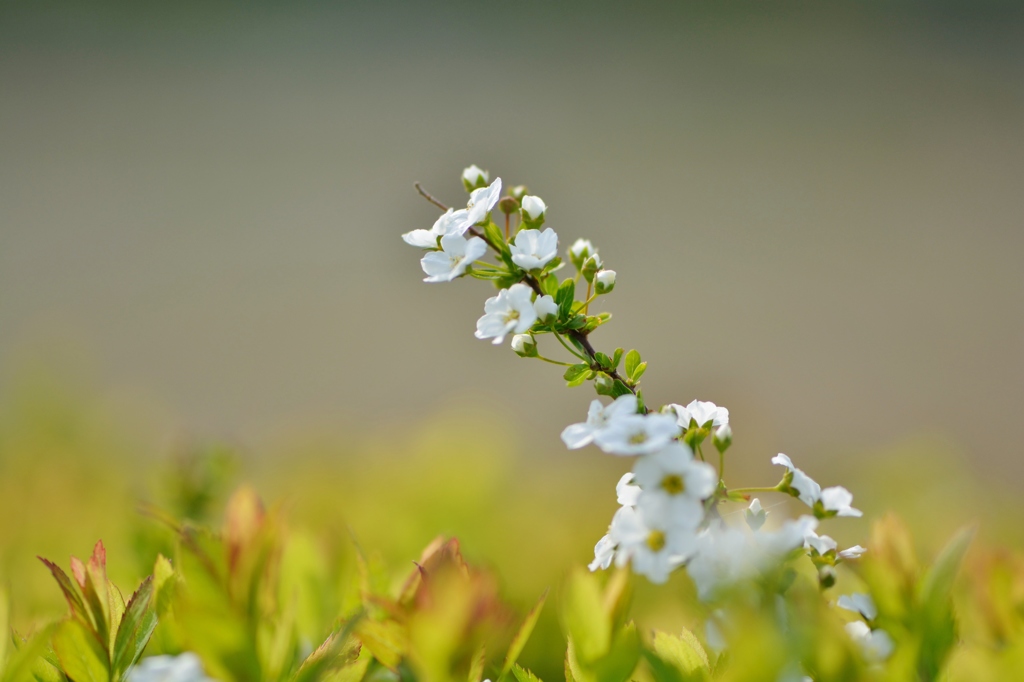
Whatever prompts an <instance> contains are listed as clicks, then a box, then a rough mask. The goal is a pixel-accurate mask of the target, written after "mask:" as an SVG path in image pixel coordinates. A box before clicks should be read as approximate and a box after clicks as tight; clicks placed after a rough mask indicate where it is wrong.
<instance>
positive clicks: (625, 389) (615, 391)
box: [609, 379, 633, 398]
mask: <svg viewBox="0 0 1024 682" xmlns="http://www.w3.org/2000/svg"><path fill="white" fill-rule="evenodd" d="M632 392H633V391H631V390H629V386H626V384H624V383H622V382H621V381H619V380H618V379H616V380H615V383H614V384H612V392H611V393H610V394H609V395H611V397H612V398H618V397H619V396H620V395H626V394H627V393H632Z"/></svg>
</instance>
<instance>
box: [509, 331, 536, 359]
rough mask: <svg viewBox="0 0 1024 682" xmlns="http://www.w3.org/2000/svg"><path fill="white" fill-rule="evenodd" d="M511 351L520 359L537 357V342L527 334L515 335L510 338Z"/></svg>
mask: <svg viewBox="0 0 1024 682" xmlns="http://www.w3.org/2000/svg"><path fill="white" fill-rule="evenodd" d="M512 350H514V351H515V353H516V355H518V356H519V357H521V358H535V357H537V340H536V339H534V338H533V337H532V336H530V335H529V334H516V335H515V336H513V337H512Z"/></svg>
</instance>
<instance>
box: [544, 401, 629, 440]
mask: <svg viewBox="0 0 1024 682" xmlns="http://www.w3.org/2000/svg"><path fill="white" fill-rule="evenodd" d="M636 408H637V401H636V396H635V395H633V394H632V393H627V394H626V395H620V396H619V397H618V398H616V399H615V401H614V402H612V403H611V404H610V405H608V406H607V407H605V406H604V405H602V404H601V401H600V400H597V399H596V398H595V399H594V401H593V402H591V403H590V409H589V410H587V421H586V422H583V423H580V424H571V425H569V426H567V427H565V430H564V431H562V442H563V443H565V446H566V447H567V448H569V449H570V450H576V449H577V448H582V447H583V446H585V445H589V444H590V443H592V442H593V441H594V434H595V433H597V432H598V431H600V430H601V429H604V428H605V427H607V426H608V424H609V423H611V421H612V420H613V419H616V418H618V417H622V416H625V415H631V414H636Z"/></svg>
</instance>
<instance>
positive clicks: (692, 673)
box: [651, 629, 711, 682]
mask: <svg viewBox="0 0 1024 682" xmlns="http://www.w3.org/2000/svg"><path fill="white" fill-rule="evenodd" d="M651 652H652V653H653V654H654V655H655V656H656V657H657V659H658V662H659V663H661V664H663V665H664V666H666V667H667V668H668V669H670V673H669V674H668V675H667V676H666V677H671V678H672V679H676V680H684V681H685V682H690V681H691V680H703V679H705V678H706V676H707V675H709V674H710V672H711V664H710V662H709V661H708V655H707V653H706V652H705V651H704V647H703V646H701V644H700V642H699V641H697V638H696V637H695V636H694V635H693V633H692V632H690V631H689V630H686V629H684V630H683V631H682V633H681V635H680V636H676V635H671V634H669V633H667V632H661V631H658V630H656V631H655V632H654V641H653V642H652V644H651ZM652 667H655V668H658V667H659V666H658V665H657V664H655V665H652ZM659 679H661V677H660V676H659Z"/></svg>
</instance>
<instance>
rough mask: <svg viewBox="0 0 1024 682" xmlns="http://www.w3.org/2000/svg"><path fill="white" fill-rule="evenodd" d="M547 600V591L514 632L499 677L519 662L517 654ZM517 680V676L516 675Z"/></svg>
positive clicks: (535, 623) (520, 651) (524, 643)
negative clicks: (514, 634)
mask: <svg viewBox="0 0 1024 682" xmlns="http://www.w3.org/2000/svg"><path fill="white" fill-rule="evenodd" d="M547 598H548V593H547V590H545V591H544V594H542V595H541V597H540V600H539V601H538V602H537V603H536V604H535V605H534V607H533V608H532V609H530V612H529V613H528V614H526V618H524V619H523V624H522V625H520V626H519V631H518V632H516V636H515V637H513V638H512V643H511V644H510V645H509V647H508V654H506V655H505V665H504V666H502V668H501V676H502V677H504V676H505V675H506V674H507V673H508V671H509V670H511V669H512V666H514V665H515V663H516V661H517V660H519V654H521V653H523V647H524V646H526V642H527V640H529V639H530V635H531V634H532V633H533V628H534V626H536V625H537V619H538V618H540V611H541V609H543V608H544V602H545V601H546V600H547ZM516 677H517V678H518V677H519V676H518V675H516Z"/></svg>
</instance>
